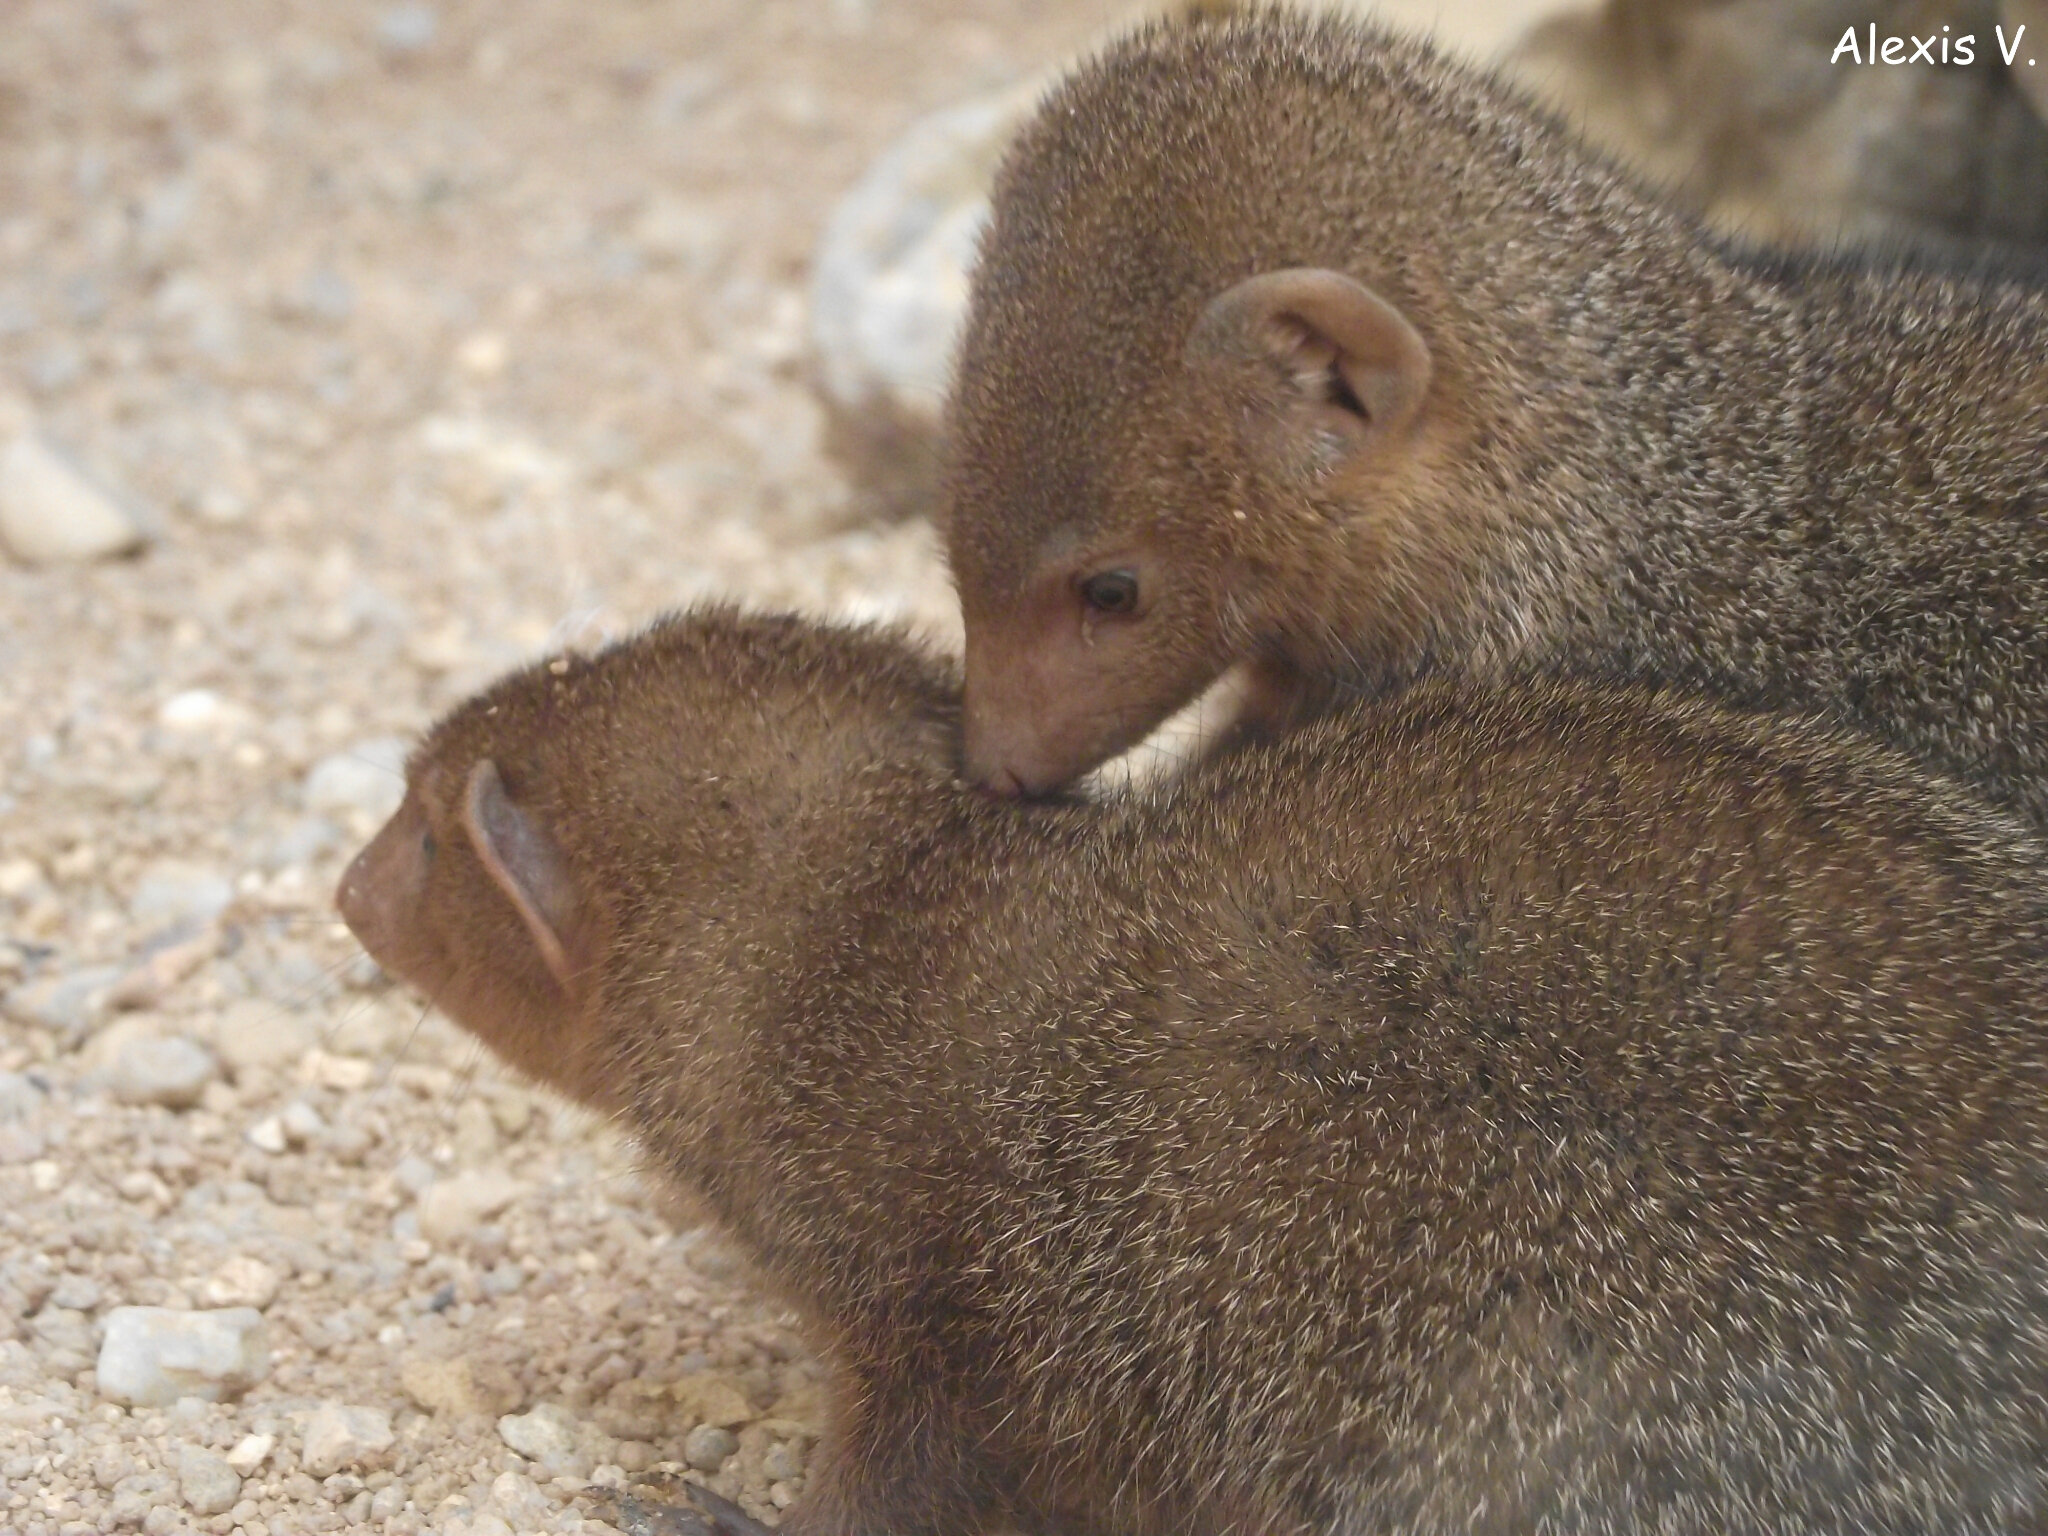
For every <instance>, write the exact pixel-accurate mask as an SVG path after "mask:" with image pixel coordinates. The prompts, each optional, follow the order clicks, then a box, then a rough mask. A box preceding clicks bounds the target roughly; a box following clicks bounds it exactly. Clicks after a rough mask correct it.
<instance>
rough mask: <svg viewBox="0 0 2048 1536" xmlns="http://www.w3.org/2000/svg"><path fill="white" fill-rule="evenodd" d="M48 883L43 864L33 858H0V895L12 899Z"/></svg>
mask: <svg viewBox="0 0 2048 1536" xmlns="http://www.w3.org/2000/svg"><path fill="white" fill-rule="evenodd" d="M48 883H49V881H48V878H47V877H46V876H45V875H44V874H43V866H42V865H40V864H38V863H37V862H36V861H35V860H34V859H19V858H16V859H0V896H5V897H7V898H9V899H10V900H12V899H13V898H15V897H19V896H26V895H27V894H28V893H29V892H30V891H34V890H39V889H41V888H42V887H43V886H45V885H47V884H48Z"/></svg>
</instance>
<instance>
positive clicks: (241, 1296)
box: [199, 1253, 284, 1312]
mask: <svg viewBox="0 0 2048 1536" xmlns="http://www.w3.org/2000/svg"><path fill="white" fill-rule="evenodd" d="M283 1283H284V1277H283V1276H282V1275H280V1274H279V1273H278V1272H277V1271H276V1270H275V1269H273V1268H272V1267H271V1266H270V1265H268V1264H266V1263H264V1262H263V1261H262V1260H261V1259H258V1258H252V1257H250V1256H249V1255H248V1254H246V1253H238V1254H236V1255H235V1256H234V1257H233V1258H230V1259H228V1260H226V1261H225V1262H223V1263H222V1265H221V1266H220V1268H218V1269H216V1270H215V1271H214V1272H213V1273H212V1274H211V1275H209V1276H208V1277H207V1280H206V1283H205V1284H204V1285H203V1286H201V1287H200V1289H199V1294H200V1296H201V1297H202V1298H203V1299H204V1300H205V1301H206V1302H207V1304H208V1305H210V1306H215V1307H254V1308H255V1309H256V1310H257V1311H259V1312H260V1311H262V1310H263V1309H264V1308H265V1307H267V1306H269V1305H270V1304H271V1303H272V1302H273V1301H275V1300H276V1299H277V1288H278V1287H279V1286H280V1285H282V1284H283Z"/></svg>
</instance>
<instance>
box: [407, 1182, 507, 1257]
mask: <svg viewBox="0 0 2048 1536" xmlns="http://www.w3.org/2000/svg"><path fill="white" fill-rule="evenodd" d="M524 1189H525V1185H523V1184H521V1183H520V1181H519V1180H517V1179H515V1178H513V1177H512V1176H511V1175H510V1174H507V1173H499V1172H496V1171H494V1170H490V1169H471V1170H469V1171H467V1172H463V1173H458V1174H456V1175H455V1177H453V1178H452V1179H443V1180H441V1181H440V1182H438V1183H436V1184H434V1185H432V1186H431V1187H429V1188H428V1189H426V1190H424V1191H422V1193H421V1194H420V1197H419V1221H420V1236H421V1237H423V1238H425V1239H426V1240H427V1241H428V1242H430V1243H432V1244H434V1245H435V1246H436V1247H446V1246H447V1245H448V1244H449V1243H450V1242H452V1241H453V1240H454V1239H456V1238H458V1237H460V1236H462V1235H463V1234H464V1233H466V1232H468V1231H470V1230H471V1229H472V1228H473V1227H475V1226H477V1225H478V1224H479V1223H480V1222H483V1221H485V1220H486V1219H488V1218H489V1217H492V1216H495V1215H497V1214H498V1212H500V1211H502V1210H503V1209H505V1207H506V1206H508V1205H510V1204H511V1203H512V1202H513V1201H514V1200H516V1199H518V1198H519V1196H520V1194H521V1192H522V1191H523V1190H524Z"/></svg>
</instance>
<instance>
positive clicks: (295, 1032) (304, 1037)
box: [206, 997, 320, 1077]
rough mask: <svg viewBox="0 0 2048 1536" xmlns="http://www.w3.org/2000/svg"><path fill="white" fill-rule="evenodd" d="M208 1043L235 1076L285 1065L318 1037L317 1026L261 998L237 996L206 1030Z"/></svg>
mask: <svg viewBox="0 0 2048 1536" xmlns="http://www.w3.org/2000/svg"><path fill="white" fill-rule="evenodd" d="M206 1038H207V1043H208V1044H209V1045H211V1046H212V1047H213V1049H214V1053H215V1054H216V1055H217V1056H219V1057H220V1059H221V1061H222V1062H223V1063H225V1064H226V1066H227V1069H228V1071H229V1072H231V1073H233V1074H234V1075H235V1076H236V1077H240V1076H242V1075H243V1074H244V1073H247V1072H251V1071H259V1070H262V1069H264V1068H269V1067H283V1066H288V1065H290V1064H292V1063H294V1062H296V1061H298V1060H299V1059H300V1058H301V1057H303V1056H304V1055H305V1054H306V1052H307V1051H308V1050H310V1049H311V1048H312V1047H313V1045H314V1043H315V1042H316V1041H318V1039H319V1038H320V1033H319V1028H318V1026H317V1025H315V1024H314V1023H313V1022H312V1021H311V1020H309V1019H307V1018H306V1017H305V1016H304V1015H302V1014H297V1013H292V1012H288V1011H287V1010H285V1009H283V1008H280V1007H279V1006H278V1005H277V1004H275V1003H272V1002H265V1001H264V1000H263V999H261V998H254V997H243V998H237V999H236V1000H235V1001H234V1002H232V1003H229V1004H228V1005H227V1007H226V1008H225V1009H223V1010H222V1011H221V1013H220V1015H219V1016H218V1017H217V1018H215V1019H214V1020H213V1022H212V1025H211V1027H210V1028H209V1029H207V1030H206Z"/></svg>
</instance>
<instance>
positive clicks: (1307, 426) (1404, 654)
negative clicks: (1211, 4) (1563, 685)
mask: <svg viewBox="0 0 2048 1536" xmlns="http://www.w3.org/2000/svg"><path fill="white" fill-rule="evenodd" d="M2044 41H2048V39H2044ZM950 412H951V416H950V423H949V431H950V435H951V440H952V445H953V457H954V462H953V467H952V469H951V471H950V488H949V492H948V504H947V508H946V511H945V522H946V541H947V547H948V554H949V558H950V560H951V564H952V568H953V572H954V576H955V579H956V583H957V585H958V587H959V591H960V598H961V605H962V612H963V617H964V619H965V623H966V635H967V717H966V734H967V743H968V763H969V768H970V771H971V772H972V773H973V774H974V775H975V776H976V777H977V778H979V779H981V780H982V781H983V782H985V783H987V784H990V785H992V786H994V787H998V788H1002V789H1009V790H1024V791H1033V792H1036V791H1041V790H1045V789H1049V788H1052V787H1054V786H1057V785H1059V784H1061V783H1064V782H1066V781H1068V780H1069V779H1071V778H1072V777H1073V776H1074V775H1076V774H1078V773H1080V772H1082V771H1084V770H1086V769H1088V768H1089V767H1091V766H1092V765H1094V764H1096V763H1098V762H1100V761H1101V760H1103V759H1104V758H1105V757H1107V756H1109V755H1111V754H1113V753H1115V752H1117V751H1120V750H1122V749H1123V748H1124V747H1126V746H1129V745H1130V744H1131V743H1132V742H1134V741H1135V740H1137V739H1139V738H1140V737H1142V736H1143V735H1144V733H1145V732H1146V731H1148V730H1149V729H1151V727H1152V726H1154V725H1155V724H1156V723H1157V722H1158V721H1159V720H1161V719H1162V718H1163V717H1164V716H1165V715H1166V714H1167V713H1169V712H1170V711H1171V710H1173V709H1174V708H1175V707H1177V706H1178V705H1180V704H1182V703H1184V702H1186V701H1187V700H1188V699H1190V698H1191V697H1193V696H1194V695H1196V694H1197V693H1198V692H1199V691H1200V690H1202V689H1203V688H1204V687H1205V686H1206V685H1207V684H1209V683H1210V682H1211V681H1212V680H1213V679H1215V678H1216V677H1218V676H1219V674H1221V673H1223V672H1224V671H1225V670H1226V669H1229V668H1231V667H1233V666H1235V665H1238V664H1243V665H1244V666H1246V667H1247V668H1249V669H1250V671H1251V673H1252V675H1253V676H1254V678H1255V679H1256V682H1257V684H1258V686H1257V687H1255V688H1253V689H1251V690H1249V694H1250V696H1251V698H1252V700H1253V702H1252V704H1251V705H1250V707H1249V709H1248V718H1250V719H1251V720H1253V721H1254V722H1256V723H1260V724H1265V725H1281V724H1285V723H1287V722H1288V721H1290V720H1294V719H1298V718H1300V717H1302V716H1303V715H1305V714H1312V713H1314V712H1315V710H1316V709H1318V708H1320V707H1321V706H1322V705H1323V704H1324V703H1325V702H1326V701H1327V699H1328V698H1329V697H1330V696H1332V695H1335V694H1342V693H1348V692H1354V691H1359V690H1364V691H1375V690H1379V689H1383V688H1386V687H1388V686H1393V685H1399V684H1403V683H1405V682H1407V681H1410V680H1412V679H1414V678H1415V677H1417V676H1420V675H1423V674H1425V673H1428V672H1430V671H1432V670H1465V671H1471V672H1475V673H1479V674H1484V675H1499V674H1502V673H1504V672H1509V671H1513V670H1516V669H1518V668H1534V669H1541V670H1547V671H1553V672H1567V673H1586V674H1592V675H1598V676H1607V677H1613V676H1626V677H1629V678H1634V679H1642V680H1650V681H1655V682H1662V683H1669V684H1673V685H1676V686H1680V687H1684V688H1687V689H1692V690H1698V691H1706V692H1710V693H1713V694H1715V695H1716V696H1719V697H1721V698H1723V699H1724V700H1726V701H1730V702H1734V703H1737V704H1740V705H1743V706H1769V707H1789V708H1794V709H1799V710H1805V711H1815V712H1821V713H1825V714H1827V715H1829V716H1831V717H1833V718H1835V719H1837V720H1838V721H1841V722H1843V723H1847V724H1851V725H1853V726H1855V727H1858V728H1860V729H1863V730H1866V731H1869V732H1872V733H1874V734H1876V735H1878V736H1881V737H1884V738H1887V739H1889V740H1891V741H1893V742H1895V743H1897V744H1900V745H1902V746H1904V747H1905V748H1906V749H1908V750H1909V751H1911V752H1913V753H1914V754H1916V755H1918V756H1919V757H1920V758H1922V759H1923V760H1924V761H1928V762H1931V763H1934V764H1936V765H1938V766H1940V767H1941V768H1943V769H1944V770H1945V771H1948V772H1951V773H1953V774H1956V775H1958V776H1960V777H1962V778H1965V779H1967V780H1969V781H1971V782H1972V783H1974V784H1976V785H1977V786H1978V787H1979V788H1980V789H1981V790H1982V791H1983V792H1985V793H1986V794H1987V795H1988V796H1990V797H1991V798H1993V799H1994V800H1997V801H1999V802H2001V803H2005V804H2009V805H2011V806H2013V807H2015V808H2017V809H2019V810H2020V811H2021V812H2023V813H2024V814H2025V815H2027V816H2028V817H2029V818H2030V819H2032V820H2034V821H2035V822H2036V823H2040V822H2042V821H2043V820H2044V819H2048V623H2044V622H2043V617H2042V616H2043V615H2048V479H2044V469H2043V465H2044V455H2048V294H2044V293H2043V292H2041V291H2038V290H2036V289H2033V288H2031V287H2028V286H2024V285H2021V284H2018V283H2014V282H2000V281H1995V280H1992V279H1990V278H1988V277H1987V278H1984V279H1982V280H1977V279H1973V278H1966V277H1963V276H1958V275H1954V274H1943V273H1938V272H1934V271H1931V270H1918V269H1912V268H1908V267H1904V266H1882V265H1868V264H1866V265H1861V266H1859V265H1856V264H1853V263H1850V262H1847V261H1832V260H1824V259H1820V258H1814V257H1792V256H1783V257H1772V258H1768V259H1764V258H1754V259H1753V258H1747V257H1741V256H1737V255H1735V254H1732V253H1730V252H1729V251H1726V250H1724V249H1722V248H1720V247H1718V246H1716V245H1715V244H1713V243H1712V242H1710V241H1709V240H1708V239H1707V238H1706V237H1704V236H1703V235H1702V234H1701V233H1700V232H1699V231H1698V230H1697V229H1695V228H1694V227H1693V226H1691V225H1690V224H1688V223H1687V222H1686V221H1685V220H1683V219H1682V218H1680V217H1679V216H1678V215H1676V214H1673V213H1670V212H1668V211H1665V210H1664V209H1662V208H1660V207H1658V206H1657V205H1656V204H1655V203H1653V202H1652V201H1651V200H1649V199H1648V198H1647V197H1645V196H1644V195H1642V194H1641V193H1639V192H1638V191H1637V190H1636V188H1635V187H1634V186H1632V185H1631V184H1630V183H1629V182H1628V181H1626V180H1625V179H1623V178H1622V177H1620V176H1619V175H1617V174H1615V173H1613V172H1611V171H1610V170H1609V169H1607V168H1606V167H1605V166H1604V165H1603V164H1602V163H1601V162H1600V161H1599V160H1597V159H1596V158H1594V157H1592V156H1591V155H1590V154H1589V153H1588V152H1586V151H1585V150H1583V149H1582V148H1581V147H1580V146H1579V145H1578V144H1577V143H1576V142H1575V140H1574V139H1573V137H1572V136H1571V135H1570V133H1568V132H1567V131H1566V130H1565V129H1564V128H1563V127H1562V126H1561V125H1559V124H1558V123H1556V122H1553V121H1552V120H1551V119H1550V118H1548V117H1547V116H1545V115H1544V114H1543V113H1541V112H1540V111H1538V110H1537V109H1535V108H1533V107H1531V106H1529V105H1527V104H1526V103H1525V102H1524V101H1523V100H1522V99H1521V98H1519V97H1518V96H1516V95H1515V94H1514V93H1513V92H1512V91H1510V90H1509V89H1508V88H1507V87H1505V86H1504V85H1501V84H1499V83H1497V82H1496V81H1494V80H1492V79H1489V78H1487V77H1485V76H1483V75H1480V74H1478V73H1475V72H1473V71H1471V70H1468V69H1466V68H1463V67H1460V66H1457V65H1454V64H1452V63H1449V62H1446V61H1444V60H1442V59H1439V58H1437V57H1436V56H1435V55H1434V54H1432V53H1431V52H1430V51H1429V49H1428V48H1427V47H1425V46H1423V45H1421V44H1416V43H1409V42H1403V41H1398V40H1396V39H1394V38H1392V37H1390V36H1388V35H1386V34H1384V33H1382V32H1379V31H1376V30H1373V29H1370V28H1367V27H1364V26H1360V25H1356V24H1353V23H1349V22H1344V21H1340V20H1331V19H1322V20H1307V19H1303V18H1299V17H1295V16H1290V15H1288V14H1286V13H1283V12H1270V11H1261V12H1258V13H1256V14H1253V15H1251V16H1249V17H1245V18H1240V19H1236V20H1226V21H1220V22H1213V21H1212V22H1180V23H1162V24H1157V25H1154V26H1151V27H1148V28H1146V29H1145V30H1143V31H1141V32H1139V33H1137V34H1136V35H1135V36H1133V37H1132V38H1130V39H1129V40H1127V41H1125V42H1124V43H1122V44H1121V45H1119V46H1115V47H1112V48H1111V49H1110V50H1109V51H1108V52H1107V53H1105V54H1104V55H1103V56H1102V57H1100V58H1099V59H1097V60H1096V61H1094V62H1093V63H1091V64H1089V65H1087V66H1085V67H1083V68H1082V69H1080V70H1079V71H1078V72H1077V73H1075V74H1074V75H1073V76H1072V77H1071V78H1069V79H1068V80H1067V81H1066V82H1065V83H1063V84H1062V85H1060V86H1058V87H1057V88H1056V89H1055V90H1054V91H1053V92H1052V94H1051V95H1050V96H1049V97H1048V99H1047V100H1046V102H1045V104H1044V106H1043V108H1042V109H1041V111H1040V112H1039V113H1038V115H1037V117H1036V118H1035V119H1034V120H1033V121H1032V122H1031V123H1030V124H1029V125H1028V126H1027V127H1026V128H1025V129H1024V131H1023V132H1022V133H1021V135H1020V136H1019V138H1018V140H1017V142H1016V144H1015V146H1014V147H1013V149H1012V150H1011V152H1010V154H1009V157H1008V159H1007V162H1006V164H1005V165H1004V167H1003V169H1002V171H1001V172H1000V174H999V177H998V181H997V185H996V189H995V193H994V200H993V208H992V214H991V219H990V223H989V226H988V229H987V231H986V234H985V236H984V239H983V243H982V249H981V255H980V260H979V265H978V267H977V270H976V272H975V275H974V279H973V297H972V302H971V305H970V312H969V319H968V323H967V329H966V332H965V334H964V337H963V340H962V345H961V351H960V356H959V361H958V369H957V377H956V381H955V388H954V391H953V396H952V400H951V405H950Z"/></svg>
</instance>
